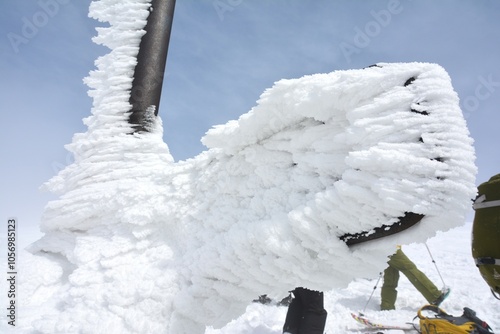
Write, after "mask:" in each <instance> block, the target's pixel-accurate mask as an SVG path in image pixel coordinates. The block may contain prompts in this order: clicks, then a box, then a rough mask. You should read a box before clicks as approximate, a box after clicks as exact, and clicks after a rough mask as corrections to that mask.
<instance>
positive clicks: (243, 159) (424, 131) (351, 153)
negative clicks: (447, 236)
mask: <svg viewBox="0 0 500 334" xmlns="http://www.w3.org/2000/svg"><path fill="white" fill-rule="evenodd" d="M148 8H149V3H148V1H146V0H143V1H137V0H134V1H120V2H117V1H113V0H101V1H96V2H93V3H92V5H91V8H90V12H91V16H92V17H94V18H96V19H98V20H100V21H107V22H109V23H110V24H111V26H110V27H109V28H101V29H99V34H98V36H97V37H96V39H95V41H96V42H98V43H102V44H104V45H107V46H108V47H109V48H110V49H111V52H110V53H109V54H108V55H106V56H104V57H102V58H99V59H98V60H97V62H96V65H97V70H95V71H92V72H91V73H90V76H89V78H87V79H86V82H87V84H88V85H89V86H90V88H91V91H90V95H91V96H92V97H93V99H94V106H93V109H92V116H90V117H89V118H87V119H85V124H86V125H87V126H88V130H87V132H86V133H83V134H76V135H75V136H74V138H73V141H72V143H71V144H70V145H68V146H67V148H68V150H70V151H71V152H72V153H73V154H74V156H75V161H74V163H73V164H72V165H70V166H68V167H67V168H66V169H65V170H63V171H61V172H60V173H59V175H57V176H55V177H54V178H53V179H51V180H50V181H49V182H48V183H47V184H46V187H47V188H48V189H50V190H51V191H54V192H57V193H59V194H60V197H59V199H57V200H54V201H52V202H50V203H49V204H48V205H47V207H46V210H45V213H44V217H43V218H44V219H43V223H42V228H43V231H44V232H45V236H44V237H43V238H42V239H41V240H39V241H38V242H36V243H35V244H34V245H33V246H32V247H31V252H32V254H33V255H30V258H29V259H28V260H26V261H27V262H26V264H25V273H26V274H25V277H26V278H25V279H24V281H23V282H21V284H23V286H24V291H28V292H29V293H30V298H29V300H24V301H23V303H24V304H25V305H27V306H29V305H31V306H36V307H37V308H38V309H39V310H42V311H40V312H38V313H34V314H26V315H24V317H25V318H24V319H23V321H24V323H25V324H26V325H25V326H26V328H27V329H28V331H33V332H36V331H38V332H41V333H65V334H67V333H169V334H183V333H186V334H187V333H189V334H195V333H203V332H204V330H205V326H207V325H210V326H215V327H218V326H223V325H224V324H226V323H227V322H228V321H230V320H231V319H234V318H236V317H238V316H239V315H240V314H241V313H243V312H244V310H245V307H246V305H248V303H249V301H251V300H252V299H254V298H255V297H256V296H257V295H260V294H263V293H267V294H269V295H271V296H275V297H282V296H284V295H285V294H286V291H288V290H290V289H292V288H293V287H296V286H306V287H308V288H311V289H318V290H326V289H331V288H334V287H342V286H346V285H347V284H348V283H349V282H350V281H351V280H352V279H353V278H356V277H373V276H376V275H377V273H378V272H379V271H380V270H381V269H383V268H384V267H385V264H386V260H387V256H388V255H390V254H391V253H392V252H393V250H394V246H395V244H397V243H402V244H404V243H410V242H415V241H416V242H421V241H425V240H426V239H427V238H429V237H431V236H433V235H435V232H436V231H438V230H441V231H446V230H449V229H450V228H452V227H455V226H458V225H461V224H463V222H464V215H465V213H466V212H467V210H468V209H469V206H470V200H471V198H473V197H474V195H475V185H474V181H475V174H476V167H475V165H474V151H473V148H472V140H471V138H470V137H469V133H468V130H467V127H466V124H465V121H464V119H463V116H462V113H461V110H460V108H459V105H458V97H457V95H456V93H455V92H454V90H453V88H452V86H451V83H450V78H449V76H448V75H447V73H446V72H445V71H444V69H442V68H441V67H440V66H438V65H435V64H427V63H405V64H403V63H396V64H377V65H376V66H373V67H369V68H366V69H360V70H349V71H336V72H332V73H328V74H316V75H310V76H305V77H302V78H299V79H294V80H281V81H278V82H277V83H276V84H275V85H274V86H273V87H272V88H270V89H268V90H266V91H265V92H264V93H263V94H262V96H261V98H260V100H259V101H258V104H257V106H256V107H254V108H253V109H252V110H250V111H249V112H248V113H246V114H244V115H242V116H241V117H240V118H239V119H238V120H234V121H230V122H228V123H227V124H225V125H220V126H216V127H214V128H212V129H211V130H209V131H208V132H207V134H206V136H205V137H204V138H203V139H202V141H203V143H204V144H205V145H206V146H207V148H208V149H207V150H206V151H205V152H203V153H202V154H200V155H198V156H196V157H194V158H193V159H189V160H187V161H181V162H174V161H173V159H172V157H171V155H170V153H169V150H168V147H167V145H166V144H165V143H163V141H162V127H161V120H160V119H159V118H157V119H156V124H155V128H154V129H153V130H152V131H151V132H150V133H143V134H134V135H131V134H129V133H130V132H131V131H130V129H131V128H130V126H129V124H128V123H127V119H128V111H129V108H130V105H129V104H128V100H129V90H130V87H131V82H132V78H131V75H132V74H133V69H134V66H135V58H134V57H135V56H136V54H137V50H138V44H139V41H140V37H141V36H142V34H143V33H144V32H143V31H142V28H143V27H144V25H145V19H146V18H147V14H148ZM405 212H414V213H418V214H422V215H425V217H424V218H423V219H422V221H421V222H419V223H418V224H417V225H415V226H414V227H411V228H410V229H408V230H406V231H404V232H401V233H398V234H395V235H393V236H390V237H386V238H383V239H378V240H375V241H370V242H366V243H362V244H359V245H356V246H352V247H347V246H346V244H345V243H344V242H342V241H341V240H339V237H340V236H342V235H344V234H346V233H358V232H361V231H370V230H373V229H374V228H376V227H380V226H382V225H390V224H392V223H394V222H396V221H397V219H398V217H401V216H403V215H404V213H405ZM35 273H39V274H35Z"/></svg>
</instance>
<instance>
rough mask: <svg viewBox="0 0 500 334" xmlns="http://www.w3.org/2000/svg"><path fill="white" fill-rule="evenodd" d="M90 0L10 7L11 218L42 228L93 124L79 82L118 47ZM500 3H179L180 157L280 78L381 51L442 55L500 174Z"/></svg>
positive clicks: (176, 140) (176, 88) (5, 18)
mask: <svg viewBox="0 0 500 334" xmlns="http://www.w3.org/2000/svg"><path fill="white" fill-rule="evenodd" d="M89 3H90V1H89V0H18V1H2V2H1V4H0V35H1V39H0V50H1V58H0V73H1V74H2V75H1V84H2V90H1V91H2V98H1V99H0V109H1V110H2V116H3V117H2V120H3V122H4V123H3V124H4V129H3V131H2V132H1V134H0V136H1V142H2V145H1V156H2V164H1V171H0V178H1V185H2V201H1V203H0V212H1V216H2V219H4V220H6V219H7V217H16V218H17V219H18V220H19V223H20V226H21V227H20V233H19V238H20V241H21V243H23V238H24V243H25V242H27V241H29V240H30V238H32V236H31V234H30V232H32V231H36V230H37V226H38V224H39V221H40V216H41V214H42V211H43V207H44V206H45V205H46V204H47V202H48V201H49V200H50V199H51V198H55V196H54V195H51V194H47V193H44V192H41V191H40V190H39V189H38V188H39V187H40V185H41V184H43V183H44V182H45V181H47V180H48V179H50V178H51V177H52V176H54V175H55V174H56V173H57V171H58V170H60V169H61V168H63V167H64V166H65V165H67V164H69V163H71V161H72V157H71V155H70V154H69V153H68V152H67V151H66V150H65V149H64V145H65V144H68V143H70V142H71V138H72V135H73V134H74V133H75V132H84V131H85V130H86V129H85V127H84V125H83V123H82V118H84V117H86V116H88V115H90V108H91V106H92V100H91V99H90V98H89V97H88V96H87V89H88V88H87V87H86V86H85V85H84V84H83V82H82V79H83V78H84V77H85V76H87V75H88V73H89V71H90V70H92V69H94V60H95V59H96V58H97V57H98V56H100V55H103V54H105V53H106V52H107V49H106V48H105V47H102V46H99V45H96V44H94V43H93V42H92V41H91V38H92V37H93V36H95V35H96V32H95V27H97V26H102V25H103V24H102V23H99V22H96V21H95V20H93V19H90V18H88V6H89ZM499 59H500V2H498V1H496V0H489V1H486V0H481V1H478V0H441V1H434V0H388V1H386V0H384V1H378V0H377V1H363V0H177V4H176V10H175V17H174V24H173V29H172V35H171V43H170V48H169V55H168V60H167V69H166V74H165V80H164V86H163V95H162V101H161V104H160V110H159V114H160V115H161V117H162V119H163V123H164V128H165V135H164V138H165V141H166V143H167V144H168V145H169V147H170V150H171V153H172V155H173V156H174V158H175V159H176V160H184V159H187V158H190V157H194V156H195V155H197V154H198V153H200V152H202V151H203V150H204V147H203V146H202V145H201V143H200V138H201V137H202V136H203V134H204V133H205V132H206V131H207V130H208V129H210V127H212V126H213V125H216V124H223V123H226V122H227V121H229V120H231V119H236V118H238V117H239V116H240V115H241V114H243V113H245V112H247V111H249V110H250V109H251V108H252V107H253V106H254V105H255V103H256V100H257V99H258V98H259V96H260V94H261V93H262V92H263V91H264V90H265V89H266V88H269V87H271V86H272V84H273V82H275V81H277V80H279V79H282V78H295V77H300V76H303V75H306V74H313V73H321V72H331V71H334V70H341V69H351V68H362V67H366V66H368V65H371V64H374V63H377V62H411V61H421V62H432V63H438V64H440V65H441V66H443V67H444V68H445V69H446V70H447V71H448V73H449V74H450V77H451V79H452V84H453V86H454V88H455V90H456V91H457V92H458V94H459V96H460V99H461V106H462V110H463V111H464V114H465V117H466V120H467V124H468V126H469V130H470V132H471V136H472V137H473V138H474V140H475V149H476V155H477V161H476V163H477V166H478V169H479V173H478V177H477V184H479V183H481V182H483V181H485V180H487V179H488V178H489V177H490V176H492V175H494V174H497V173H499V172H500V168H499V167H500V157H499V154H498V148H497V147H496V145H497V144H498V143H499V141H500V134H499V132H498V130H497V129H496V128H497V127H498V125H499V124H500V113H499V111H498V106H499V105H500V66H499V65H498V61H499Z"/></svg>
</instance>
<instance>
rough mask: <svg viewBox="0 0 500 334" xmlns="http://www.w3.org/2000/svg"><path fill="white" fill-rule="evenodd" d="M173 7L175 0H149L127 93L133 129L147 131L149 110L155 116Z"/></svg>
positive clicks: (149, 118) (158, 102) (149, 117)
mask: <svg viewBox="0 0 500 334" xmlns="http://www.w3.org/2000/svg"><path fill="white" fill-rule="evenodd" d="M174 8H175V0H152V1H151V8H150V14H149V17H148V20H147V23H146V27H145V28H144V29H145V30H146V34H145V35H144V36H143V37H142V39H141V43H140V45H139V54H138V55H137V65H136V67H135V72H134V79H133V82H132V90H131V94H130V104H131V105H132V110H131V112H132V113H131V114H130V119H129V121H130V123H131V124H133V127H134V129H135V132H143V131H148V129H149V127H148V124H149V122H150V120H151V117H152V111H154V115H155V116H156V115H158V108H159V106H160V96H161V89H162V83H163V75H164V71H165V63H166V60H167V52H168V44H169V41H170V31H171V29H172V21H173V17H174ZM152 107H154V109H152Z"/></svg>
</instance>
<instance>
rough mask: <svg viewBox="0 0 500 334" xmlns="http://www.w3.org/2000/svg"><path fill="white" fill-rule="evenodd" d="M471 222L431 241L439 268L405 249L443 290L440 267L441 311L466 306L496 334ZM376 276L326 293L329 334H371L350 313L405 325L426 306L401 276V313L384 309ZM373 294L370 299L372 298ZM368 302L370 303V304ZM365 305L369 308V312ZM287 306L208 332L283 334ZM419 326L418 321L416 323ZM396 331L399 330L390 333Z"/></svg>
mask: <svg viewBox="0 0 500 334" xmlns="http://www.w3.org/2000/svg"><path fill="white" fill-rule="evenodd" d="M471 228H472V223H466V224H465V225H463V226H460V227H457V228H455V229H452V230H450V231H448V232H444V233H443V232H439V233H438V234H437V235H436V237H433V238H431V239H429V241H428V242H427V246H428V247H429V249H430V251H431V253H432V256H433V258H434V260H435V263H436V264H435V265H434V263H433V262H432V259H431V257H430V255H429V253H428V251H427V249H426V247H425V244H410V245H408V246H403V250H404V252H405V253H406V255H408V257H409V258H410V259H412V260H413V261H414V262H415V264H416V265H417V267H418V268H419V269H420V270H421V271H423V272H424V273H426V274H427V276H428V277H429V278H430V279H431V280H432V281H433V282H434V283H435V284H436V285H437V286H438V287H441V286H442V281H441V278H440V276H439V273H438V271H437V270H436V266H437V267H438V269H439V272H440V273H441V276H442V278H443V280H444V282H445V283H446V285H447V286H449V287H450V288H451V294H450V296H449V297H448V299H446V300H445V301H444V302H443V303H442V304H441V308H442V309H443V310H444V311H446V312H447V313H448V314H452V315H456V316H458V315H461V314H462V311H463V308H464V307H469V308H471V309H473V310H474V311H476V313H477V316H478V317H479V318H480V319H482V320H484V321H486V322H487V323H488V324H489V325H490V327H491V328H492V329H493V332H495V333H498V332H500V319H499V318H498V309H499V307H500V301H499V300H496V299H495V298H494V297H493V296H492V294H491V292H490V290H489V287H488V285H487V284H486V282H484V280H483V279H482V278H481V275H480V274H479V271H478V270H477V269H476V266H475V264H474V260H473V259H472V255H471V251H470V233H471ZM376 282H377V277H372V278H368V277H367V278H364V279H357V280H355V281H353V282H352V283H350V284H349V286H348V287H347V288H345V289H335V290H331V291H326V292H325V309H326V310H327V311H328V318H327V322H326V328H325V333H326V334H341V333H352V334H361V333H366V332H367V331H366V330H364V328H363V326H361V325H359V324H358V323H356V322H355V321H354V320H353V319H352V318H351V316H350V314H351V313H358V312H360V311H361V312H362V313H364V314H365V315H366V316H367V317H368V318H370V319H373V320H376V321H379V322H380V323H384V324H404V323H405V322H412V321H413V318H414V317H415V316H416V314H417V311H418V309H419V308H420V307H421V306H423V305H425V304H426V301H425V299H424V298H423V297H422V296H421V295H420V294H419V293H418V291H416V290H415V288H414V287H413V286H412V285H411V283H410V282H409V281H408V280H407V279H406V277H404V275H401V279H400V281H399V288H398V300H397V303H396V310H394V311H380V310H379V303H380V288H381V286H382V280H381V281H380V282H379V284H378V286H377V288H376V289H375V291H374V290H373V288H374V286H375V284H376ZM373 291H374V293H373V296H372V298H371V299H370V301H369V302H368V300H369V297H370V294H371V293H372V292H373ZM367 303H368V304H367ZM365 305H366V309H365ZM286 311H287V308H286V307H277V306H267V305H262V304H258V303H252V304H250V305H249V306H248V307H247V309H246V312H245V314H243V315H242V316H241V317H239V318H238V319H235V320H233V321H232V322H231V323H229V324H227V325H226V326H224V327H223V328H220V329H214V328H210V327H209V328H207V330H206V332H205V334H281V329H282V327H283V323H284V320H285V315H286ZM415 323H416V324H418V321H417V320H415ZM387 333H397V331H387Z"/></svg>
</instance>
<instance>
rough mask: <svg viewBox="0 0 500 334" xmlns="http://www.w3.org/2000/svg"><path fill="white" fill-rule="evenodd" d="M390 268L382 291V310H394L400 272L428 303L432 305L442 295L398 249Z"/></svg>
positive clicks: (385, 275)
mask: <svg viewBox="0 0 500 334" xmlns="http://www.w3.org/2000/svg"><path fill="white" fill-rule="evenodd" d="M387 263H388V264H389V267H387V269H386V270H385V271H384V284H383V285H382V291H381V299H382V301H381V305H380V308H381V309H382V310H394V309H395V303H396V298H397V296H398V291H397V290H396V289H397V287H398V281H399V272H402V273H403V274H404V275H405V276H406V277H407V278H408V280H409V281H410V282H411V283H412V284H413V286H414V287H415V288H416V289H417V290H418V291H419V292H420V293H421V294H422V296H424V298H425V299H426V300H427V302H429V303H432V302H433V301H435V300H436V299H437V298H438V297H439V296H440V295H441V291H440V290H439V289H438V288H437V287H436V286H435V285H434V283H432V282H431V281H430V280H429V279H428V278H427V276H425V274H424V273H423V272H421V271H420V270H418V268H417V266H416V265H415V264H414V263H413V262H412V261H411V260H410V259H409V258H408V257H407V256H406V255H405V254H404V253H403V251H402V250H401V249H398V250H397V251H396V253H394V254H393V255H392V256H391V257H390V259H389V262H387Z"/></svg>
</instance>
